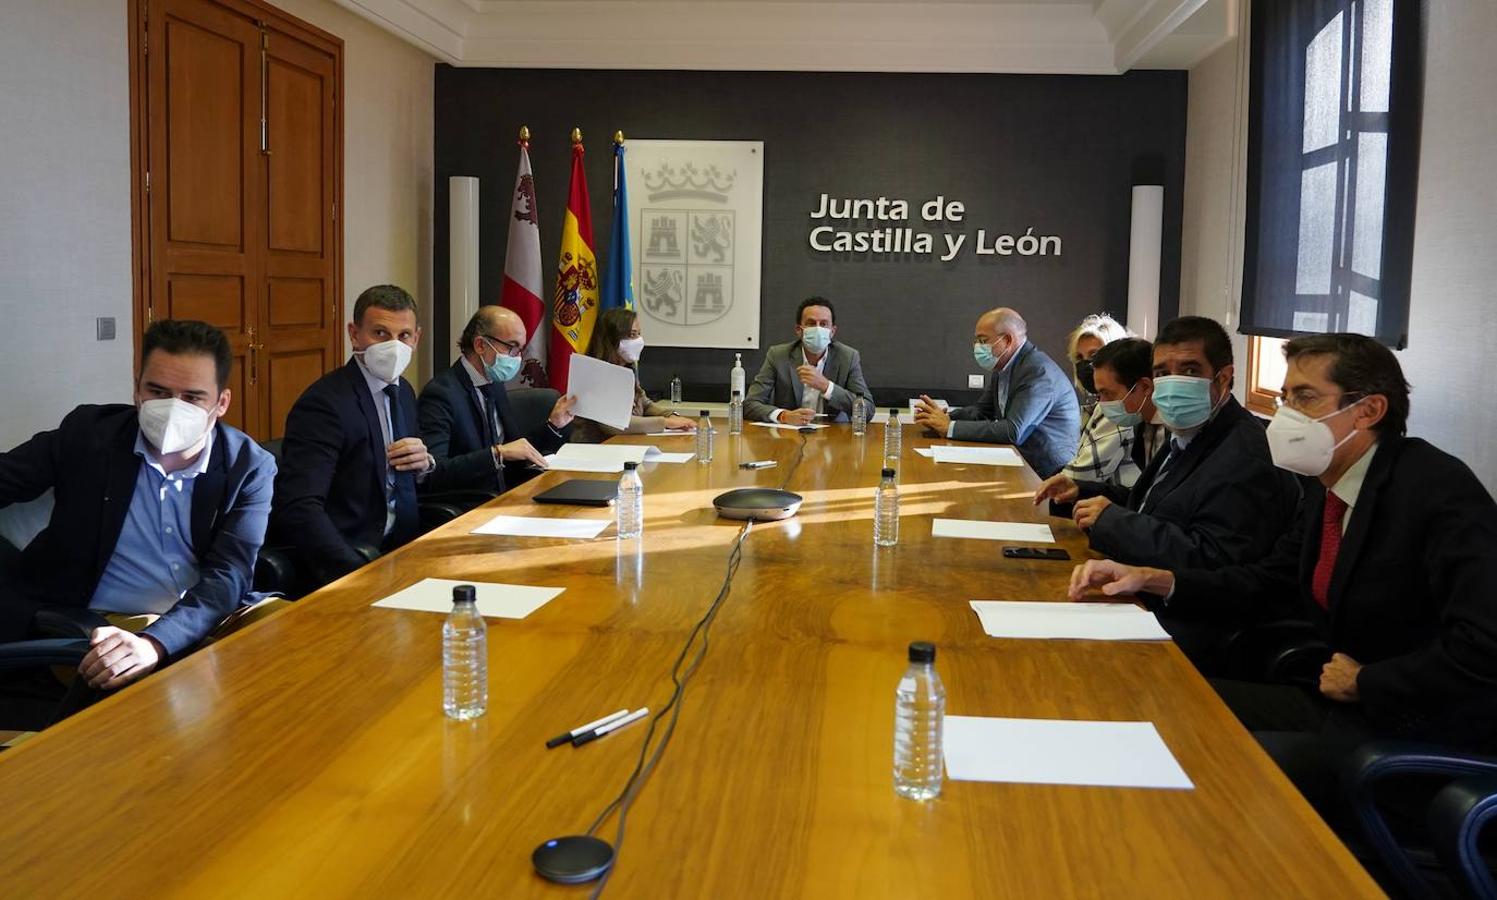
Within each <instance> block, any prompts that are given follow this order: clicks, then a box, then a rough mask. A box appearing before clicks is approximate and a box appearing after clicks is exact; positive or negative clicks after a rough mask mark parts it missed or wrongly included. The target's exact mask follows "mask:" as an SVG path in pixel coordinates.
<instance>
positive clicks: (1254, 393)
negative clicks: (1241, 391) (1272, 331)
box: [1247, 337, 1289, 417]
mask: <svg viewBox="0 0 1497 900" xmlns="http://www.w3.org/2000/svg"><path fill="white" fill-rule="evenodd" d="M1287 343H1289V342H1288V341H1287V340H1285V339H1283V338H1271V337H1253V338H1248V383H1247V408H1248V409H1249V410H1252V411H1253V412H1255V413H1257V414H1259V415H1260V416H1270V417H1272V416H1273V414H1274V411H1275V410H1277V409H1278V400H1279V392H1280V390H1281V389H1282V388H1283V387H1284V376H1285V375H1287V374H1289V363H1288V361H1287V360H1285V359H1284V345H1285V344H1287Z"/></svg>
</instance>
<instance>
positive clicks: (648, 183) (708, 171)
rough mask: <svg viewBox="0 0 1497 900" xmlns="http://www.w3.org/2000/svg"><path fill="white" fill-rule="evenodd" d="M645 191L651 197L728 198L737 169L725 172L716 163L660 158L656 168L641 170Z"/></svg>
mask: <svg viewBox="0 0 1497 900" xmlns="http://www.w3.org/2000/svg"><path fill="white" fill-rule="evenodd" d="M642 174H643V175H644V181H645V191H646V192H647V193H648V194H649V195H650V199H651V200H670V199H676V198H684V197H696V198H700V199H703V200H716V201H717V202H719V203H726V202H728V196H727V195H728V192H729V191H731V190H733V184H734V182H736V181H737V180H738V172H737V171H733V172H724V171H723V170H722V169H720V168H718V167H717V166H716V165H710V166H698V165H697V164H696V163H690V162H688V163H682V164H681V165H680V166H674V165H672V164H671V163H669V162H662V163H661V164H660V165H659V167H657V168H656V169H655V171H653V172H651V171H648V170H646V171H644V172H643V173H642Z"/></svg>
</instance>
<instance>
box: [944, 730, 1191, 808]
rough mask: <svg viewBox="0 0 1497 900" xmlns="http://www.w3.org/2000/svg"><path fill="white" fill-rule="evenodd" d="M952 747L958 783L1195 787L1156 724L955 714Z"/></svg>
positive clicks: (951, 772)
mask: <svg viewBox="0 0 1497 900" xmlns="http://www.w3.org/2000/svg"><path fill="white" fill-rule="evenodd" d="M944 748H945V755H946V774H947V775H948V776H950V777H951V778H952V779H953V780H956V781H1004V782H1012V783H1018V784H1078V785H1099V786H1108V787H1144V788H1176V789H1184V790H1191V789H1193V788H1194V787H1195V785H1194V784H1192V783H1191V780H1190V778H1189V776H1187V775H1186V774H1185V770H1184V769H1182V768H1180V763H1179V762H1178V761H1176V759H1175V756H1174V754H1172V753H1170V749H1169V747H1166V746H1165V744H1164V739H1163V738H1161V737H1160V736H1159V731H1158V730H1157V729H1156V728H1155V727H1154V723H1153V722H1072V721H1063V720H1058V719H990V718H978V717H974V716H947V717H946V730H945V741H944Z"/></svg>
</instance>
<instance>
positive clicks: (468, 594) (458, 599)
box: [452, 584, 478, 603]
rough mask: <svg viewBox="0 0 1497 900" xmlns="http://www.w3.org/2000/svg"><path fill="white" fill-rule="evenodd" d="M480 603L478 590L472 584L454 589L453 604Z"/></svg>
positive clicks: (461, 585)
mask: <svg viewBox="0 0 1497 900" xmlns="http://www.w3.org/2000/svg"><path fill="white" fill-rule="evenodd" d="M477 601H478V589H477V588H475V587H474V586H473V585H471V584H460V585H458V586H457V587H455V588H453V589H452V602H453V603H476V602H477Z"/></svg>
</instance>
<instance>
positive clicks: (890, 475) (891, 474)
mask: <svg viewBox="0 0 1497 900" xmlns="http://www.w3.org/2000/svg"><path fill="white" fill-rule="evenodd" d="M883 477H885V478H893V477H894V470H893V469H885V470H884V474H883Z"/></svg>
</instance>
